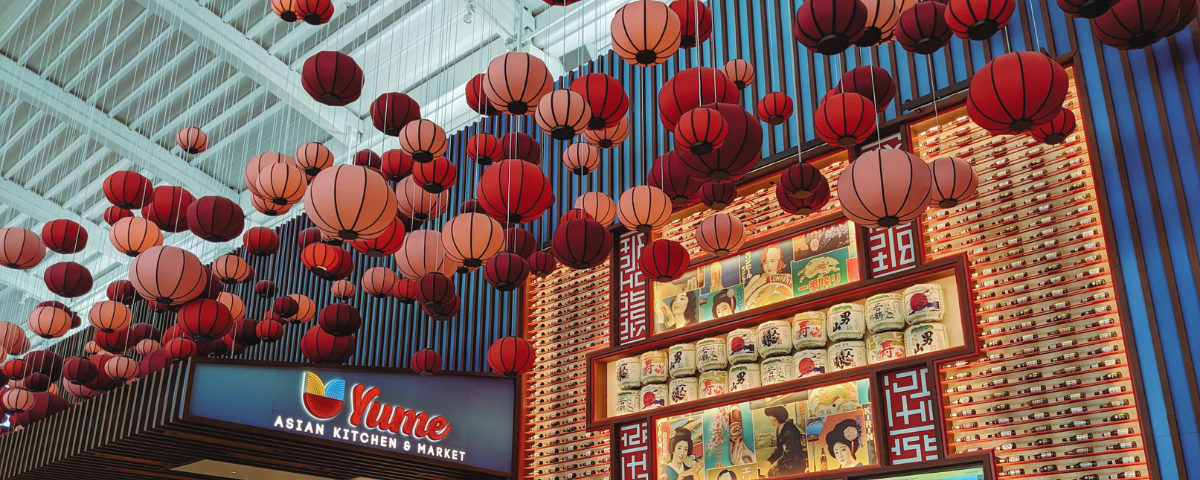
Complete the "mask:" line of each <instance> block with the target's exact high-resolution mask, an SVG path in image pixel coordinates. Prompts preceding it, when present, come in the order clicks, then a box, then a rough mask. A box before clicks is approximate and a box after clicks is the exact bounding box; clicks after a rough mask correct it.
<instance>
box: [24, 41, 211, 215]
mask: <svg viewBox="0 0 1200 480" xmlns="http://www.w3.org/2000/svg"><path fill="white" fill-rule="evenodd" d="M0 88H2V89H3V90H5V91H8V92H9V93H12V94H13V95H16V96H17V97H18V98H20V99H21V100H22V101H24V102H26V103H29V104H30V105H33V106H34V107H36V108H38V109H41V110H44V111H46V112H49V113H50V115H53V116H54V117H55V118H58V119H59V121H62V122H64V123H67V124H69V125H71V126H74V127H75V128H77V129H78V130H80V131H84V132H88V133H89V134H91V135H93V136H94V138H96V140H97V141H99V142H100V143H101V144H103V145H104V146H106V147H108V148H109V149H111V150H112V151H114V152H116V153H117V154H118V155H121V156H123V157H126V158H129V159H130V160H131V161H133V162H134V163H135V164H137V165H139V166H141V167H142V168H145V169H146V170H147V171H149V172H151V173H153V174H155V175H157V176H158V177H159V178H162V179H163V180H166V181H167V182H170V183H172V184H174V185H178V186H181V187H185V188H187V189H188V190H191V191H192V193H193V194H194V195H196V196H203V195H217V194H220V195H232V194H233V193H235V192H233V190H231V189H230V188H229V187H227V186H225V185H224V184H223V183H221V182H220V181H218V180H217V179H215V178H213V177H212V176H210V175H209V174H207V173H204V172H203V171H201V170H200V169H198V168H196V167H193V166H192V165H190V164H188V163H187V162H185V161H183V160H182V159H180V158H179V157H176V156H174V155H171V153H170V152H168V151H167V149H165V148H163V147H162V146H160V145H159V144H157V143H154V142H152V141H150V139H148V138H146V137H144V136H142V135H141V134H139V133H137V132H136V131H134V130H133V129H131V128H129V127H128V126H126V125H125V124H123V123H121V122H119V121H117V120H115V119H112V118H109V117H108V116H107V115H105V114H104V113H103V112H101V111H100V110H97V109H96V108H95V107H92V106H91V105H88V104H87V103H86V102H84V101H83V100H82V99H80V98H79V97H76V96H75V95H72V94H71V93H70V92H66V91H64V90H63V89H62V88H60V87H59V86H58V85H55V84H53V83H51V82H49V81H48V80H45V79H43V78H42V77H40V76H38V75H37V74H36V73H34V72H32V71H30V70H29V69H26V68H25V67H22V66H20V65H18V64H17V63H16V62H14V61H12V60H11V59H9V58H8V57H3V56H0Z"/></svg>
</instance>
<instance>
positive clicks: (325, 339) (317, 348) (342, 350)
mask: <svg viewBox="0 0 1200 480" xmlns="http://www.w3.org/2000/svg"><path fill="white" fill-rule="evenodd" d="M356 343H357V341H356V340H355V339H354V335H347V336H344V337H335V336H333V335H330V334H328V333H326V332H325V330H322V329H321V328H320V327H316V326H314V327H312V328H309V329H308V332H306V333H305V334H304V338H302V339H301V340H300V352H301V353H303V354H304V356H305V357H306V358H308V360H309V361H311V362H315V363H345V362H346V361H347V360H350V357H353V356H354V345H355V344H356Z"/></svg>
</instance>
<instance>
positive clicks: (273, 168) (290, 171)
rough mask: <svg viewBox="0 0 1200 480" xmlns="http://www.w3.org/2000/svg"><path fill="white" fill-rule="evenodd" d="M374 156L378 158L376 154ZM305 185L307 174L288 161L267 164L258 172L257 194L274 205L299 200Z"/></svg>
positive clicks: (306, 183) (287, 203)
mask: <svg viewBox="0 0 1200 480" xmlns="http://www.w3.org/2000/svg"><path fill="white" fill-rule="evenodd" d="M372 155H374V153H372ZM375 157H376V158H378V155H376V156H375ZM307 187H308V175H306V174H305V173H304V171H302V170H300V169H299V168H297V167H296V166H293V165H291V164H289V163H276V164H272V165H267V166H266V167H264V168H263V169H262V171H260V172H259V174H258V193H259V196H261V197H262V198H264V199H267V200H270V201H271V203H274V204H276V205H292V204H295V203H296V202H299V201H300V199H302V198H304V190H305V188H307Z"/></svg>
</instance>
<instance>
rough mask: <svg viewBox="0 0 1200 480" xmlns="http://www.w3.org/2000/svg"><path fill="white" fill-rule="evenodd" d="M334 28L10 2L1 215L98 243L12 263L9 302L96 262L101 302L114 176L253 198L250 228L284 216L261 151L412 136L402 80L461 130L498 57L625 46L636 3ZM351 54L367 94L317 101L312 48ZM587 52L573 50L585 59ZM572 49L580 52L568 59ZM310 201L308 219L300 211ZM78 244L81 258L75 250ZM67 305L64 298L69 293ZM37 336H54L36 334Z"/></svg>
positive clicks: (3, 75)
mask: <svg viewBox="0 0 1200 480" xmlns="http://www.w3.org/2000/svg"><path fill="white" fill-rule="evenodd" d="M333 2H334V6H335V13H334V16H333V19H332V21H331V22H330V23H328V24H326V25H321V26H312V25H308V24H305V23H303V22H298V23H295V24H289V23H285V22H283V21H282V20H280V19H279V18H278V17H276V16H275V15H274V14H272V13H271V11H270V2H269V0H198V1H197V0H29V1H28V2H16V1H8V2H0V226H20V227H25V228H30V229H33V230H34V231H36V232H40V229H41V226H42V224H44V223H45V222H47V221H50V220H55V219H58V218H69V219H72V220H76V221H79V222H81V223H82V224H83V225H85V227H87V228H88V231H89V233H90V234H91V238H90V239H89V241H88V247H87V249H86V250H85V251H84V252H81V253H79V254H75V255H69V256H64V255H57V254H54V253H49V256H48V257H47V259H46V260H45V261H43V262H42V264H41V265H40V266H39V267H37V268H35V269H32V270H29V271H24V272H22V271H16V270H10V269H0V313H2V314H3V319H5V320H9V321H13V322H15V323H18V324H22V325H23V324H24V322H25V320H24V319H25V317H26V315H28V312H29V311H30V310H31V309H32V308H33V306H34V304H36V303H37V302H40V301H43V300H51V299H58V298H56V297H55V296H54V295H53V294H51V293H50V292H49V291H48V290H47V289H46V287H45V285H44V284H43V282H42V279H41V272H42V270H44V269H45V267H47V266H49V265H51V264H53V263H55V262H58V261H66V260H70V261H76V262H79V263H82V264H84V265H86V266H87V267H88V268H89V269H90V270H91V272H92V275H93V277H94V278H95V285H96V286H95V288H94V289H93V292H92V294H90V295H85V296H84V297H80V298H78V299H75V300H74V301H72V302H67V303H68V304H70V305H72V306H73V307H74V308H75V310H76V311H78V312H84V313H85V314H86V310H87V308H88V307H90V305H91V304H92V303H94V302H95V301H97V300H99V299H100V297H102V296H103V295H104V287H105V286H106V285H107V283H108V282H110V281H112V280H115V279H118V278H122V277H124V276H125V275H126V272H127V267H128V262H129V258H127V257H125V256H124V255H121V254H119V253H118V252H116V250H115V249H114V248H113V247H112V246H111V244H110V243H109V242H108V239H107V232H108V226H107V225H105V224H104V221H103V217H102V215H103V212H104V209H105V208H107V207H108V206H109V203H108V202H107V201H106V200H105V198H104V195H103V192H102V190H101V182H102V181H103V179H104V178H105V177H106V176H108V175H109V174H110V173H112V172H114V171H118V170H127V169H132V170H137V171H139V172H141V173H142V174H143V175H146V176H147V177H149V178H150V179H151V180H152V181H154V183H155V185H159V184H170V185H181V186H184V187H186V188H187V189H188V190H189V191H191V193H192V194H193V195H195V196H196V197H201V196H205V195H222V196H226V197H229V198H232V199H236V200H238V201H239V202H240V203H241V204H242V206H243V209H244V210H245V211H246V212H247V228H249V227H251V226H254V225H268V226H270V225H274V224H276V223H278V222H280V221H282V220H284V219H283V218H278V217H277V218H270V217H265V216H263V215H261V214H259V213H257V212H255V211H254V209H253V207H252V206H251V205H250V203H249V197H248V194H247V193H246V192H244V190H245V188H244V187H243V185H242V181H241V173H242V169H243V166H244V165H245V161H246V159H248V158H250V157H251V156H253V155H255V154H258V153H261V152H264V151H281V152H285V153H288V154H291V153H292V152H294V151H295V149H296V147H297V146H299V145H301V144H303V143H306V142H310V141H319V142H325V143H326V145H328V146H330V147H331V149H332V150H333V151H334V153H335V155H337V156H338V159H339V160H342V161H344V160H345V159H346V158H347V157H348V156H349V153H350V152H352V151H356V150H359V149H362V148H372V149H374V150H376V151H382V150H384V149H388V148H396V147H397V144H396V140H395V139H394V138H389V137H385V136H383V135H382V134H381V133H379V132H378V131H376V130H375V129H374V128H373V127H372V126H371V122H370V119H369V117H368V109H369V105H370V102H371V101H372V100H373V99H374V98H375V97H376V96H377V95H379V94H380V93H383V92H389V91H399V92H404V93H407V94H409V95H411V96H412V97H413V98H414V99H416V100H417V101H418V102H419V103H420V104H421V109H422V113H423V116H424V117H425V118H429V119H432V120H434V121H435V122H437V123H439V124H440V125H442V126H443V127H444V128H445V129H446V130H447V131H451V132H452V131H455V130H457V129H459V128H461V127H463V126H465V125H468V124H470V123H471V122H474V121H475V120H477V119H478V116H477V115H475V114H474V112H472V111H471V110H470V109H468V108H467V106H466V103H465V102H464V101H463V99H462V87H463V85H464V84H465V83H466V81H467V80H468V79H470V78H471V76H473V75H475V74H476V73H480V72H482V71H483V70H484V68H485V67H486V64H487V62H488V60H490V59H491V58H493V57H495V56H497V55H498V54H500V53H503V52H506V51H512V50H515V49H518V48H519V49H521V50H524V51H528V52H531V53H533V54H535V55H537V56H539V57H542V58H543V59H544V60H546V61H547V64H548V65H549V66H550V68H551V70H552V71H554V73H556V74H562V73H563V72H564V70H570V69H573V68H574V67H576V66H577V64H578V63H579V62H578V61H571V60H567V63H568V64H567V65H563V64H562V63H563V60H562V58H579V56H578V52H577V50H578V49H579V48H580V47H581V46H585V47H586V49H585V52H586V53H585V54H584V55H583V58H590V57H592V56H595V55H596V54H599V53H602V52H604V51H606V50H608V48H609V44H608V42H609V34H608V25H609V22H610V20H611V18H612V13H613V12H614V11H615V10H616V9H617V8H619V7H620V5H621V4H623V3H624V1H623V0H584V1H582V2H579V3H577V4H574V5H571V6H569V7H548V6H547V5H546V4H545V3H544V2H543V1H542V0H333ZM323 50H337V51H341V52H343V53H347V54H349V55H350V56H352V57H353V58H354V59H355V60H356V61H357V62H358V64H359V65H360V66H361V67H362V69H363V71H364V77H365V83H366V84H365V87H364V89H363V95H362V98H361V99H360V100H359V101H357V102H355V103H352V104H350V105H348V106H347V107H345V108H335V107H329V106H325V105H321V104H318V103H316V102H314V101H313V100H312V99H311V98H309V97H308V95H307V94H306V93H305V92H304V91H303V89H302V88H301V86H300V84H299V76H300V71H301V69H302V66H303V63H304V60H305V59H306V58H308V57H309V56H311V55H312V54H314V53H315V52H318V51H323ZM568 53H573V54H572V55H567V54H568ZM564 56H565V57H564ZM185 126H199V127H201V128H202V129H203V130H204V131H205V132H207V133H208V135H209V137H210V139H211V141H212V146H211V147H210V148H209V150H208V151H206V152H204V153H201V154H199V155H188V154H186V153H184V152H182V151H181V150H180V149H179V147H178V146H176V145H175V133H176V132H177V131H178V130H179V129H180V128H182V127H185ZM299 210H300V208H298V207H297V208H295V209H293V211H292V214H293V215H294V214H297V213H299ZM166 241H167V243H168V244H173V245H180V246H184V247H185V248H188V249H189V250H191V251H193V252H196V253H197V254H198V255H200V256H201V258H202V260H206V261H207V260H210V259H212V258H215V257H216V256H217V255H219V254H222V253H225V252H227V251H229V250H231V249H232V248H236V247H237V246H238V244H240V240H236V241H234V242H229V243H227V244H212V243H208V242H204V241H201V240H199V239H198V238H197V237H195V236H194V235H192V234H191V233H188V232H186V231H185V232H181V233H175V234H167V240H166ZM64 257H66V258H64ZM58 300H63V299H58ZM32 340H34V344H35V348H36V345H38V343H39V342H38V341H39V340H40V339H37V338H32Z"/></svg>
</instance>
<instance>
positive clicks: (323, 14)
mask: <svg viewBox="0 0 1200 480" xmlns="http://www.w3.org/2000/svg"><path fill="white" fill-rule="evenodd" d="M292 3H293V5H294V9H295V16H296V17H298V18H300V19H303V20H304V22H305V23H307V24H309V25H324V24H326V23H328V22H329V19H331V18H333V2H332V0H292ZM289 21H295V20H289Z"/></svg>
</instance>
